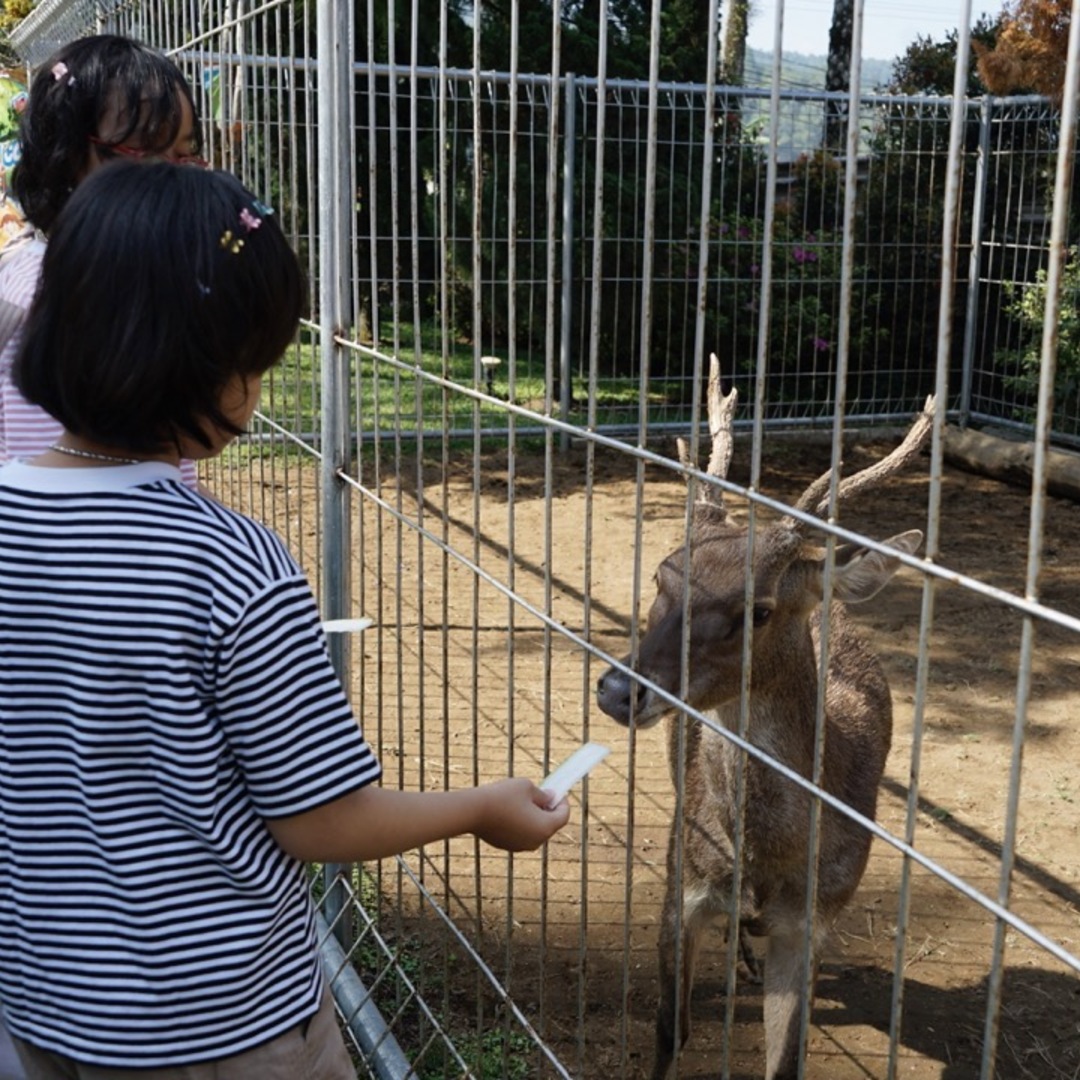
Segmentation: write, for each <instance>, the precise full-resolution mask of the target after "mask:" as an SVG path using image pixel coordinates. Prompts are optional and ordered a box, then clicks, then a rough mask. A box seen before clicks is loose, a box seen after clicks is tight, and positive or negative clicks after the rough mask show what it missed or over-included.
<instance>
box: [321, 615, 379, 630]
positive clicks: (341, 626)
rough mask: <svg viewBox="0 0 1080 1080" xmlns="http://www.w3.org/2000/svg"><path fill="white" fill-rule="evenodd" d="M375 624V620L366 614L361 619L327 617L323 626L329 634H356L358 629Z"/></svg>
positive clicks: (364, 628)
mask: <svg viewBox="0 0 1080 1080" xmlns="http://www.w3.org/2000/svg"><path fill="white" fill-rule="evenodd" d="M374 625H375V620H374V619H369V618H367V617H366V616H365V617H364V618H361V619H327V620H326V621H325V622H324V623H323V624H322V628H323V631H324V632H325V633H327V634H355V633H356V632H357V631H358V630H366V629H367V628H368V627H369V626H374Z"/></svg>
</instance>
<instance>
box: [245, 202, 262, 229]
mask: <svg viewBox="0 0 1080 1080" xmlns="http://www.w3.org/2000/svg"><path fill="white" fill-rule="evenodd" d="M240 224H241V225H243V226H244V228H245V229H247V231H248V232H251V230H252V229H258V228H259V227H260V226H261V225H262V218H260V217H256V216H255V215H254V214H253V213H252V212H251V211H250V210H249V209H248V208H247V207H246V206H245V207H244V208H243V209H242V210H241V211H240Z"/></svg>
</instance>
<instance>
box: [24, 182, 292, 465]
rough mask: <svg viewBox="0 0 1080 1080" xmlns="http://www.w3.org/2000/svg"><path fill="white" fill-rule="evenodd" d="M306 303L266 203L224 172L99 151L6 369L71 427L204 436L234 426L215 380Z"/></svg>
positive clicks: (133, 441)
mask: <svg viewBox="0 0 1080 1080" xmlns="http://www.w3.org/2000/svg"><path fill="white" fill-rule="evenodd" d="M305 306H306V290H305V285H304V280H303V275H302V272H301V269H300V265H299V262H298V260H297V258H296V255H295V253H294V252H293V250H292V248H291V247H290V246H289V244H288V241H287V240H286V239H285V237H284V236H283V235H282V232H281V229H280V228H279V227H278V225H277V221H276V219H275V216H274V214H273V212H272V211H271V210H270V209H269V208H268V207H266V206H263V205H262V204H261V203H260V202H258V200H257V199H256V198H255V196H253V195H252V194H251V193H250V192H249V191H247V190H246V189H245V188H244V186H243V185H242V184H241V183H240V181H239V180H237V179H236V178H235V177H234V176H232V175H231V174H229V173H225V172H215V171H211V170H208V169H195V168H192V167H190V166H185V165H174V164H170V163H168V162H156V163H140V162H127V161H116V162H110V163H108V164H106V165H103V166H102V167H101V168H99V169H96V170H95V171H94V172H93V173H92V174H91V175H90V176H89V177H88V178H87V179H86V180H85V181H84V182H83V183H82V184H80V185H79V187H78V188H77V189H76V191H75V193H74V194H73V195H72V196H71V199H70V201H69V202H68V204H67V206H66V207H65V208H64V210H63V211H62V212H61V214H60V217H59V218H58V219H57V223H56V227H55V228H54V230H53V233H52V236H51V238H50V240H49V243H48V245H47V247H46V249H45V257H44V261H43V263H42V272H41V284H40V286H39V289H38V293H37V296H36V298H35V300H34V303H33V305H32V306H31V309H30V314H29V317H28V320H27V325H26V334H25V337H24V339H23V343H22V347H21V348H20V350H19V353H18V355H17V356H16V358H15V363H14V366H13V378H14V381H15V385H16V386H17V387H18V389H19V391H20V392H21V393H22V395H23V396H24V397H25V398H26V400H27V401H29V402H31V403H32V404H35V405H38V406H40V407H41V408H43V409H44V410H45V411H46V412H48V413H50V414H51V415H52V416H53V417H55V418H56V419H57V420H59V421H60V423H62V424H63V425H64V427H65V428H66V429H67V430H68V431H70V432H71V433H72V434H73V435H79V436H82V437H84V438H87V439H91V440H93V441H94V442H98V443H101V444H103V445H107V446H112V447H122V448H124V449H126V450H129V451H131V452H132V453H136V454H138V453H156V452H160V451H161V450H163V449H166V448H171V447H175V446H177V445H178V440H179V438H180V437H181V436H183V435H187V436H189V437H191V438H194V439H195V440H197V441H198V442H200V443H201V444H202V445H204V446H210V445H211V440H210V438H209V437H208V435H207V432H206V427H207V425H213V426H214V427H217V428H220V429H222V430H225V431H231V432H232V433H233V434H240V432H239V431H238V429H237V428H236V427H235V426H234V425H233V424H231V423H229V422H228V420H227V419H226V418H225V417H224V416H223V415H222V412H221V409H220V407H219V403H220V399H221V394H222V391H223V390H224V389H225V387H226V386H227V385H228V384H229V383H230V382H231V381H232V380H233V379H234V377H236V376H240V377H252V376H256V375H262V374H263V373H264V372H265V371H267V370H268V369H269V368H270V367H271V366H272V365H273V364H274V363H275V362H276V361H277V360H278V359H280V357H281V355H282V354H283V353H284V352H285V349H286V348H287V347H288V344H289V342H290V341H291V340H292V339H293V337H294V335H295V333H296V329H297V325H298V323H299V320H300V317H301V316H302V314H303V313H304V310H305Z"/></svg>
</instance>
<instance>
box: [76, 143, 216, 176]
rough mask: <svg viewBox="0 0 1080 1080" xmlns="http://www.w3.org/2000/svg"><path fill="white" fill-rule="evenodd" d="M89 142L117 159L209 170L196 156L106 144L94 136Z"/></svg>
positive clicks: (206, 163) (206, 164)
mask: <svg viewBox="0 0 1080 1080" xmlns="http://www.w3.org/2000/svg"><path fill="white" fill-rule="evenodd" d="M90 142H92V143H93V144H94V146H97V147H99V148H100V149H101V150H104V151H105V152H106V153H109V154H116V155H117V156H118V157H126V158H133V159H134V160H136V161H169V162H172V164H173V165H195V166H196V167H198V168H200V169H208V168H210V162H209V161H207V160H206V159H205V158H201V157H199V156H198V154H170V153H168V152H163V151H161V150H142V149H140V148H139V147H137V146H124V144H123V143H111V142H106V140H105V139H99V138H98V137H97V136H96V135H91V136H90Z"/></svg>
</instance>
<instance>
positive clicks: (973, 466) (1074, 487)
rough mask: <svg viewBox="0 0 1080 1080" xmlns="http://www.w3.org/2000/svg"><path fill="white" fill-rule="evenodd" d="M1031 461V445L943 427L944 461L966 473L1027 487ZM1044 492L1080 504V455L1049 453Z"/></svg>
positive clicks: (1029, 482) (1051, 451)
mask: <svg viewBox="0 0 1080 1080" xmlns="http://www.w3.org/2000/svg"><path fill="white" fill-rule="evenodd" d="M1034 458H1035V444H1034V443H1031V442H1015V441H1013V440H1011V439H1001V438H998V437H997V436H994V435H988V434H986V432H983V431H975V430H973V429H972V428H958V427H954V426H953V425H952V424H949V425H947V426H946V428H945V460H946V461H947V462H949V464H950V465H955V466H956V467H957V468H960V469H966V470H967V471H968V472H975V473H981V474H982V475H984V476H992V477H994V478H995V479H998V480H1002V481H1004V482H1005V483H1007V484H1014V485H1016V486H1018V487H1026V488H1030V487H1031V477H1032V466H1033V462H1034ZM1046 490H1047V491H1048V492H1049V493H1050V494H1051V495H1057V496H1060V497H1061V498H1064V499H1073V500H1075V501H1077V502H1080V455H1077V454H1073V453H1069V452H1068V451H1065V450H1050V451H1049V452H1048V454H1047V462H1046Z"/></svg>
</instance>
